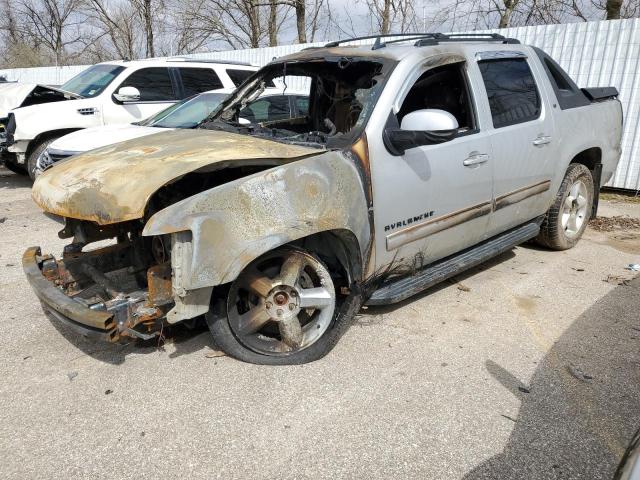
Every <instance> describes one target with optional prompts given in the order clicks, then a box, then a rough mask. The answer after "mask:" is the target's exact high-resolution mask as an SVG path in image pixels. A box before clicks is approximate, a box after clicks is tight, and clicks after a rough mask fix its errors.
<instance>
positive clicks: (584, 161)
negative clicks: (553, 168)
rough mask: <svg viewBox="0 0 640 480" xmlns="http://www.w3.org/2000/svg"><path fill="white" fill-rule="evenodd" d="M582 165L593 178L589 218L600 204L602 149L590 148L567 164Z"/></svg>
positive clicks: (594, 215) (595, 214)
mask: <svg viewBox="0 0 640 480" xmlns="http://www.w3.org/2000/svg"><path fill="white" fill-rule="evenodd" d="M572 164H580V165H584V166H585V167H587V168H588V169H589V170H590V171H591V176H592V178H593V203H592V205H591V217H592V218H595V217H596V216H597V214H598V204H599V203H600V185H601V178H602V149H601V148H600V147H590V148H586V149H584V150H582V151H581V152H579V153H577V154H576V155H574V156H573V158H572V159H571V162H569V165H572Z"/></svg>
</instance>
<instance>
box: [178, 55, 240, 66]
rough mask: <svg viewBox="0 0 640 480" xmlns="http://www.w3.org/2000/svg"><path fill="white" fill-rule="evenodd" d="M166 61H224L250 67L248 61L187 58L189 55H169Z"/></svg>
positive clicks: (228, 63)
mask: <svg viewBox="0 0 640 480" xmlns="http://www.w3.org/2000/svg"><path fill="white" fill-rule="evenodd" d="M166 61H167V62H191V63H226V64H227V65H242V66H244V67H252V66H253V65H251V64H250V63H247V62H239V61H237V60H220V59H215V58H189V57H171V58H167V59H166Z"/></svg>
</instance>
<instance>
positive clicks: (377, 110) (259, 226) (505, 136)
mask: <svg viewBox="0 0 640 480" xmlns="http://www.w3.org/2000/svg"><path fill="white" fill-rule="evenodd" d="M394 37H395V38H396V40H400V41H395V42H394V41H391V40H389V41H388V42H385V41H383V39H380V38H377V39H376V40H375V43H374V45H373V47H372V46H371V45H368V46H363V45H361V46H342V44H341V43H340V42H336V43H331V44H328V45H327V47H326V48H314V49H307V50H303V51H301V52H299V53H296V54H293V55H289V56H287V57H283V58H280V59H278V60H275V61H273V62H272V63H270V64H268V65H267V66H265V67H264V68H263V69H261V70H260V71H259V72H258V73H257V74H256V75H255V76H254V77H253V78H252V79H250V80H249V81H248V82H246V83H245V84H243V85H242V87H240V88H239V89H238V90H237V91H236V92H234V93H233V94H232V95H231V96H230V97H229V98H228V99H227V100H225V102H224V103H223V104H222V105H221V106H220V107H219V108H218V109H217V110H216V112H215V114H214V115H212V116H211V117H210V118H209V119H207V121H206V122H204V123H203V124H202V128H200V129H195V130H175V131H171V132H167V133H164V134H162V135H155V136H151V137H146V138H140V139H135V140H130V141H127V142H123V143H120V144H117V145H115V146H111V147H105V148H102V149H98V150H93V151H91V152H88V153H86V154H84V155H78V156H77V157H74V158H71V159H69V160H68V161H66V162H64V163H62V164H60V165H58V166H56V168H54V169H52V170H51V171H49V172H45V173H44V174H43V175H41V176H40V177H39V178H38V179H37V180H36V182H35V184H34V187H33V199H34V200H35V202H36V203H37V204H38V205H40V207H41V208H42V209H43V210H44V211H45V212H47V213H48V214H49V215H56V216H59V217H63V218H64V221H65V226H64V228H63V229H62V230H61V232H60V234H59V236H60V237H61V238H68V239H70V244H69V245H67V247H66V248H65V251H64V254H63V256H62V258H61V259H60V260H56V259H55V258H54V257H53V256H51V255H49V254H43V253H41V251H40V248H39V247H32V248H29V249H28V250H27V251H26V252H25V254H24V257H23V265H24V270H25V273H26V276H27V278H28V280H29V282H30V284H31V285H32V287H33V288H34V291H35V292H36V294H37V295H38V297H39V298H40V300H41V301H42V304H43V305H44V309H45V311H47V312H49V313H50V315H52V316H53V317H55V318H56V319H58V321H61V322H63V323H66V324H67V325H69V326H70V327H72V328H74V329H76V330H77V331H78V332H80V333H82V334H83V335H92V336H95V337H99V338H103V339H106V340H108V341H117V340H119V339H126V338H135V337H138V338H153V337H154V336H156V335H158V334H159V332H160V331H161V330H162V328H163V326H165V325H171V324H175V323H177V322H181V321H184V320H188V319H193V318H195V317H197V316H199V315H203V314H204V315H205V318H206V320H207V323H208V325H209V328H210V330H211V332H212V333H213V336H214V338H215V342H216V344H217V346H218V347H219V348H221V349H222V350H224V351H225V352H226V353H227V354H229V355H231V356H233V357H236V358H238V359H241V360H244V361H247V362H254V363H261V364H295V363H304V362H309V361H313V360H316V359H318V358H320V357H322V356H323V355H325V354H326V353H327V352H329V351H330V350H331V348H332V347H333V346H334V345H335V344H336V342H337V341H338V339H339V338H340V336H341V335H342V333H343V332H344V331H345V330H346V328H347V327H348V326H349V324H350V322H351V321H352V319H353V317H354V315H355V314H356V313H357V312H358V310H359V309H360V306H361V305H362V304H363V302H364V303H367V304H369V305H383V304H391V303H396V302H399V301H401V300H405V299H407V298H409V297H411V296H412V295H414V294H416V293H417V292H421V291H423V290H424V289H426V288H428V287H431V286H432V285H434V284H436V283H438V282H440V281H443V280H445V279H447V278H449V277H451V276H453V275H456V274H458V273H460V272H461V271H463V270H465V269H468V268H469V267H472V266H475V265H478V264H480V263H481V262H483V261H485V260H487V259H489V258H491V257H494V256H496V255H498V254H500V253H502V252H504V251H506V250H508V249H510V248H512V247H513V246H515V245H517V244H520V243H522V242H525V241H527V240H531V239H535V240H536V241H537V242H538V243H539V244H541V245H544V246H546V247H548V248H551V249H556V250H563V249H568V248H571V247H573V246H574V245H575V244H576V243H577V242H578V240H579V239H580V237H581V236H582V233H583V232H584V229H585V228H586V226H587V222H588V220H589V218H590V217H591V216H592V215H594V213H595V210H596V208H597V199H598V190H599V187H600V185H602V184H603V183H605V182H606V181H608V180H609V178H610V177H611V176H612V174H613V172H614V170H615V168H616V164H617V162H618V160H619V156H620V141H621V134H622V109H621V104H620V102H619V101H618V100H617V99H616V96H617V92H616V90H615V89H614V88H596V89H589V88H587V89H579V88H578V87H577V86H576V85H575V83H574V82H573V81H572V80H571V79H570V78H569V76H568V75H567V74H566V73H565V72H564V71H563V70H562V69H561V68H560V67H559V66H558V64H557V63H555V62H554V61H553V60H552V59H551V58H550V57H549V56H547V55H546V54H545V53H544V52H542V51H541V50H539V49H537V48H533V47H529V46H525V45H520V44H519V43H518V42H517V41H515V40H511V39H506V38H504V37H502V36H499V35H484V36H464V35H463V36H458V35H441V34H424V35H419V36H417V37H418V38H416V35H409V36H401V35H399V36H389V37H387V38H394ZM403 40H404V42H403ZM407 41H408V42H409V43H407ZM274 79H280V80H282V81H283V83H284V84H286V85H293V84H298V83H304V84H306V85H307V86H308V92H309V98H308V100H307V101H308V114H307V115H305V116H301V117H297V118H292V119H289V118H286V119H283V120H274V121H271V120H270V119H267V120H265V121H263V122H253V123H250V124H244V123H243V122H242V121H241V118H242V113H241V112H242V111H243V109H244V108H245V107H246V105H247V104H248V103H249V102H250V101H251V100H253V99H255V98H257V96H258V95H259V94H260V93H261V92H262V91H263V90H264V88H265V87H264V85H265V84H266V83H268V82H269V81H271V80H274ZM105 239H116V240H117V243H115V244H112V245H110V246H108V247H105V248H95V247H94V249H92V250H90V249H91V247H92V243H93V242H96V241H101V240H105ZM87 247H88V248H87Z"/></svg>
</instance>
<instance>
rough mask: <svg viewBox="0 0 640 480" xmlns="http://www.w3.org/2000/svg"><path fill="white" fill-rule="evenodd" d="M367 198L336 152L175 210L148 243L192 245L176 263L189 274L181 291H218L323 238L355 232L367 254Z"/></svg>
mask: <svg viewBox="0 0 640 480" xmlns="http://www.w3.org/2000/svg"><path fill="white" fill-rule="evenodd" d="M364 192H365V190H364V188H363V184H362V180H361V176H360V175H359V173H358V170H357V169H356V166H355V165H354V163H353V161H352V159H351V158H350V157H349V154H347V153H344V152H340V151H331V152H326V153H324V154H321V155H317V156H313V157H308V158H305V159H302V160H299V161H297V162H292V163H289V164H285V165H281V166H278V167H275V168H273V169H270V170H265V171H263V172H259V173H256V174H254V175H251V176H249V177H245V178H241V179H238V180H235V181H232V182H230V183H226V184H223V185H220V186H217V187H215V188H212V189H210V190H207V191H204V192H201V193H198V194H196V195H194V196H192V197H189V198H187V199H185V200H182V201H180V202H178V203H175V204H173V205H171V206H169V207H167V208H165V209H163V210H161V211H159V212H157V213H156V214H155V215H153V216H152V217H151V219H150V220H149V221H148V222H147V224H146V226H145V228H144V231H143V235H145V236H152V235H166V234H179V235H177V236H174V237H179V238H178V241H179V242H181V243H184V242H185V240H186V242H187V243H188V244H189V245H188V248H181V249H180V250H178V251H174V252H173V254H172V256H174V257H182V258H172V264H173V268H174V272H175V271H176V270H179V271H180V272H181V273H180V275H179V278H177V279H174V282H175V281H176V280H177V282H175V284H174V290H177V291H180V290H182V289H184V290H195V289H199V288H204V287H211V286H215V285H220V284H223V283H227V282H230V281H232V280H234V279H235V278H236V277H237V276H238V274H239V273H240V272H241V271H242V269H243V268H244V267H245V266H247V265H248V264H249V263H250V262H251V261H252V260H253V259H255V258H257V257H259V256H260V255H262V254H263V253H266V252H268V251H270V250H272V249H274V248H276V247H278V246H280V245H283V244H286V243H289V242H292V241H294V240H298V239H300V238H304V237H307V236H309V235H312V234H315V233H319V232H323V231H329V230H348V231H350V232H352V233H353V234H354V236H355V237H356V239H357V241H358V243H359V247H360V252H367V251H368V246H369V243H370V240H371V238H370V236H371V234H370V226H369V216H368V215H367V202H366V198H365V193H364ZM180 232H182V233H180ZM184 232H191V235H188V234H187V235H185V234H184ZM178 252H183V253H178ZM359 260H360V262H359V264H364V262H363V261H362V260H363V259H359Z"/></svg>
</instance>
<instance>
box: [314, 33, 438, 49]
mask: <svg viewBox="0 0 640 480" xmlns="http://www.w3.org/2000/svg"><path fill="white" fill-rule="evenodd" d="M425 35H434V34H433V33H388V34H386V35H381V34H378V35H367V36H365V37H353V38H345V39H342V40H336V41H335V42H329V43H327V44H326V45H325V47H326V48H332V47H337V46H339V45H341V44H343V43H347V42H357V41H358V40H373V39H375V40H376V42H379V41H380V38H387V37H424V36H425Z"/></svg>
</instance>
